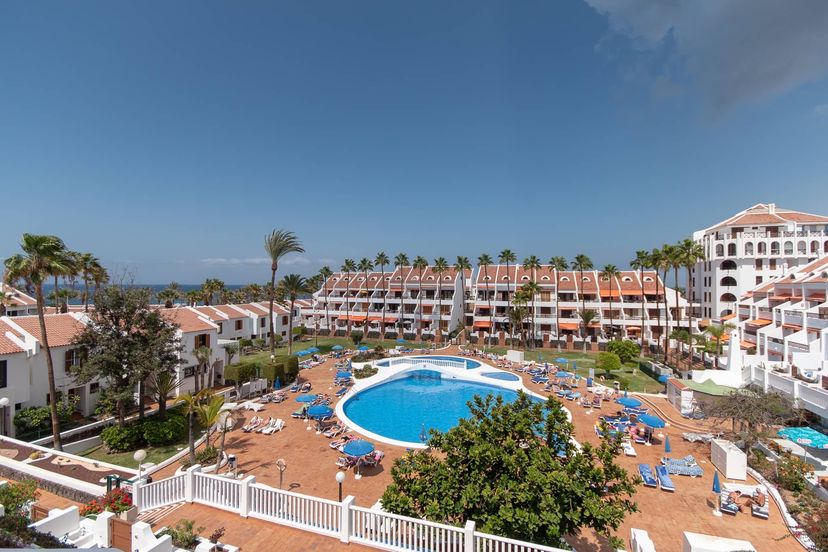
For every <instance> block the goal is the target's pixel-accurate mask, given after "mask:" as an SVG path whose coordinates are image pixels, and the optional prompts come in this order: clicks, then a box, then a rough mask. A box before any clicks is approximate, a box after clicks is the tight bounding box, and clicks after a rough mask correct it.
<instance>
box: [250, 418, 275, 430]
mask: <svg viewBox="0 0 828 552" xmlns="http://www.w3.org/2000/svg"><path fill="white" fill-rule="evenodd" d="M275 421H276V418H274V417H273V416H271V417H269V418H268V419H267V420H265V421H264V422H262V423H261V424H260V425H259V427H257V428H256V429H254V430H253V432H254V433H262V432H263V431H264V430H265V429H267V428H268V427H270V426H271V424H273V422H275Z"/></svg>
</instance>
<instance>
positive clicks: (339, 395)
mask: <svg viewBox="0 0 828 552" xmlns="http://www.w3.org/2000/svg"><path fill="white" fill-rule="evenodd" d="M347 392H348V388H347V387H343V388H341V389H340V390H339V391H337V392H336V396H337V397H341V396H342V395H344V394H345V393H347Z"/></svg>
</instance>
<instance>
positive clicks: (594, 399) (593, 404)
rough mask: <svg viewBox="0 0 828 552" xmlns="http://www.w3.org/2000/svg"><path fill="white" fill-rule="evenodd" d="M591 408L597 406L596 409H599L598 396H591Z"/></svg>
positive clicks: (599, 400) (599, 401)
mask: <svg viewBox="0 0 828 552" xmlns="http://www.w3.org/2000/svg"><path fill="white" fill-rule="evenodd" d="M592 408H598V409H600V408H601V399H599V398H597V397H596V398H593V399H592Z"/></svg>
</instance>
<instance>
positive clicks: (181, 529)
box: [160, 519, 204, 550]
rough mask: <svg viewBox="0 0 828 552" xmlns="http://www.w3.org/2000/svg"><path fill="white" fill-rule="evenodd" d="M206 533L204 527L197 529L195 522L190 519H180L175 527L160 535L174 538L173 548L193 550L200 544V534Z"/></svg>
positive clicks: (165, 530)
mask: <svg viewBox="0 0 828 552" xmlns="http://www.w3.org/2000/svg"><path fill="white" fill-rule="evenodd" d="M202 531H204V527H199V528H197V529H196V528H195V522H194V521H192V520H189V519H180V520H178V523H176V524H175V527H167V528H166V529H164V530H163V531H162V532H161V533H160V535H161V536H163V535H169V536H170V537H172V543H173V546H175V547H176V548H186V549H188V550H192V549H194V548H195V547H196V545H197V544H198V534H199V533H201V532H202Z"/></svg>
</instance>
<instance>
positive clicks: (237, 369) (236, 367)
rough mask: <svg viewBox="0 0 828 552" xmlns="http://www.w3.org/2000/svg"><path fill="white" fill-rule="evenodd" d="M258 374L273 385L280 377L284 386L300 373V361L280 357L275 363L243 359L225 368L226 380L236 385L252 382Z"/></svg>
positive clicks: (288, 357) (294, 358)
mask: <svg viewBox="0 0 828 552" xmlns="http://www.w3.org/2000/svg"><path fill="white" fill-rule="evenodd" d="M257 373H258V374H260V375H261V377H263V378H265V379H267V380H268V381H269V382H271V383H272V382H275V381H276V378H277V377H278V378H279V381H281V382H282V383H283V384H284V383H287V382H289V381H293V380H294V379H295V378H296V375H297V374H298V373H299V359H298V358H296V357H295V356H279V357H276V362H275V363H271V362H269V360H265V359H242V360H241V361H240V362H238V363H236V364H232V365H230V366H227V367H225V368H224V379H225V380H227V381H231V382H234V383H235V382H239V381H242V382H244V381H250V380H251V379H252V378H255V377H256V374H257Z"/></svg>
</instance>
